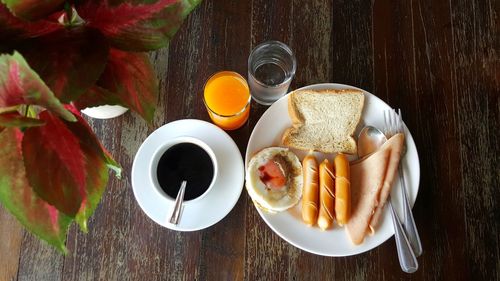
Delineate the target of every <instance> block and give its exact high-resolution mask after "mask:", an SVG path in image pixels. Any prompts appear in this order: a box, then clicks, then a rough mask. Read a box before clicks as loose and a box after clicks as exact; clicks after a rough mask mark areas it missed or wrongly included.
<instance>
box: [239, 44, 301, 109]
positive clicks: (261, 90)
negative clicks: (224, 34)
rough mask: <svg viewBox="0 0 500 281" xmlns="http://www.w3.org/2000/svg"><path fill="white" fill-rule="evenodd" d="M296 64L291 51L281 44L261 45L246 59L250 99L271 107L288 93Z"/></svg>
mask: <svg viewBox="0 0 500 281" xmlns="http://www.w3.org/2000/svg"><path fill="white" fill-rule="evenodd" d="M296 68H297V62H296V60H295V56H294V55H293V52H292V50H291V49H290V48H289V47H288V46H287V45H285V44H284V43H282V42H279V41H267V42H264V43H261V44H260V45H258V46H257V47H255V49H253V51H252V52H251V53H250V57H249V58H248V84H249V86H250V92H251V95H252V98H253V99H254V100H255V101H256V102H258V103H260V104H263V105H271V104H272V103H274V102H275V101H277V100H278V99H279V98H281V97H282V96H284V95H285V94H286V92H287V91H288V87H289V86H290V82H292V78H293V76H294V75H295V69H296Z"/></svg>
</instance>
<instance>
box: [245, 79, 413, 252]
mask: <svg viewBox="0 0 500 281" xmlns="http://www.w3.org/2000/svg"><path fill="white" fill-rule="evenodd" d="M305 89H311V90H320V89H357V90H361V91H363V93H364V94H365V106H364V109H363V113H362V117H361V121H360V124H359V126H358V128H357V130H356V132H355V137H356V138H357V135H358V133H359V131H360V129H361V128H363V126H364V125H372V126H374V127H377V128H381V129H382V128H383V126H384V118H383V113H382V112H383V110H385V109H390V107H389V106H388V105H387V104H386V103H385V102H383V101H382V100H381V99H379V98H378V97H376V96H374V95H372V94H371V93H368V92H367V91H364V90H362V89H359V88H356V87H352V86H348V85H343V84H332V83H326V84H315V85H310V86H307V87H303V88H301V89H299V90H305ZM287 103H288V95H286V96H284V97H282V98H281V99H279V100H278V101H276V102H275V103H274V104H273V105H272V106H271V107H269V108H268V109H267V111H266V112H265V113H264V114H263V115H262V117H261V118H260V120H259V121H258V122H257V124H256V125H255V128H254V129H253V132H252V135H251V136H250V140H249V142H248V146H247V153H246V157H245V165H247V164H248V162H249V161H250V158H251V157H252V156H253V155H254V154H255V153H256V152H258V151H259V150H261V149H263V148H266V147H269V146H282V143H281V136H282V134H283V132H284V131H285V129H287V128H288V127H290V126H291V125H292V122H291V120H290V118H289V116H288V108H287ZM405 137H406V145H407V152H406V155H405V157H404V158H403V160H402V163H403V167H404V169H405V174H406V182H407V188H408V190H409V192H408V193H409V194H408V197H409V200H410V202H411V204H412V205H413V203H414V202H415V199H416V197H417V193H418V184H419V180H420V164H419V160H418V154H417V149H416V147H415V142H414V141H413V138H412V136H411V134H410V132H409V131H408V129H407V128H406V126H405ZM292 150H293V151H294V152H295V153H296V154H297V155H298V156H299V158H300V159H303V157H304V156H305V155H306V152H304V151H299V150H295V149H292ZM316 157H317V159H318V163H320V161H322V160H323V159H324V158H325V157H329V158H330V159H331V158H332V157H333V154H329V155H326V154H322V153H316ZM351 159H354V157H352V158H351ZM391 197H392V203H393V205H394V206H395V208H396V211H398V213H399V214H402V200H401V188H400V186H399V179H396V180H395V183H394V186H393V188H392V192H391ZM300 205H301V204H300V203H299V204H297V205H296V206H295V207H293V208H291V209H289V210H288V211H285V212H281V213H277V214H269V213H266V212H264V211H262V210H261V209H259V208H257V207H256V208H257V211H258V212H259V214H260V216H261V217H262V219H264V221H265V222H266V223H267V225H268V226H269V227H270V228H271V229H272V230H273V231H274V232H276V233H277V234H278V235H279V236H281V237H282V238H283V239H285V240H286V241H287V242H289V243H290V244H292V245H294V246H296V247H298V248H300V249H302V250H305V251H307V252H310V253H313V254H318V255H323V256H332V257H340V256H350V255H356V254H359V253H363V252H366V251H369V250H371V249H373V248H375V247H377V246H378V245H380V244H382V243H383V242H384V241H386V240H387V239H388V238H389V237H391V236H392V235H393V234H394V229H393V225H392V219H391V217H390V213H389V212H388V209H387V208H386V209H385V210H384V215H383V219H382V221H381V222H380V225H379V227H378V229H377V231H376V232H375V234H374V235H373V236H367V237H366V238H365V241H364V242H363V244H361V245H358V246H356V245H353V244H352V243H351V241H350V240H349V238H348V236H347V233H346V231H345V227H339V226H338V225H337V224H335V225H334V227H333V228H332V229H331V230H327V231H321V230H320V229H319V228H318V227H317V226H316V227H307V226H306V225H305V224H304V223H303V222H302V216H301V206H300ZM400 217H401V216H400Z"/></svg>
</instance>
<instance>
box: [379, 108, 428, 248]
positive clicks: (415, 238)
mask: <svg viewBox="0 0 500 281" xmlns="http://www.w3.org/2000/svg"><path fill="white" fill-rule="evenodd" d="M384 121H385V124H386V127H387V129H388V132H386V134H387V133H388V134H389V135H390V136H392V135H394V134H397V133H404V127H403V119H402V115H401V109H398V114H396V112H395V111H394V110H386V111H384ZM404 154H405V151H404V152H403V153H402V157H403V156H404ZM398 174H399V182H400V183H401V189H402V190H401V191H402V192H401V194H402V198H403V228H404V230H405V233H406V236H407V237H408V242H410V245H411V247H412V248H413V252H414V253H415V256H416V257H418V256H420V255H421V254H422V243H421V242H420V237H419V235H418V231H417V226H416V225H415V220H414V219H413V213H412V211H411V207H410V202H409V201H408V195H407V189H406V180H405V173H404V169H403V161H399V165H398Z"/></svg>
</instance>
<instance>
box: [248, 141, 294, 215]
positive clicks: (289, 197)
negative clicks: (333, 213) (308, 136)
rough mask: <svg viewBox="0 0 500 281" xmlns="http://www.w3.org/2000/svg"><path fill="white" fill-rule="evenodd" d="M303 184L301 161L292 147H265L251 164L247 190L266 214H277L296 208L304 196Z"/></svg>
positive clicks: (254, 157) (249, 165)
mask: <svg viewBox="0 0 500 281" xmlns="http://www.w3.org/2000/svg"><path fill="white" fill-rule="evenodd" d="M302 181H303V180H302V165H301V163H300V160H299V158H298V157H297V155H295V153H293V152H292V151H290V150H289V149H288V148H283V147H269V148H265V149H263V150H261V151H259V152H258V153H257V154H255V155H254V156H253V157H252V159H251V160H250V163H248V167H247V171H246V188H247V191H248V194H249V195H250V197H251V198H252V200H253V201H254V203H255V204H256V205H257V206H258V207H259V208H261V209H263V210H264V211H267V212H271V213H276V212H281V211H284V210H287V209H289V208H291V207H293V206H295V205H296V204H297V203H298V202H299V201H300V198H301V196H302Z"/></svg>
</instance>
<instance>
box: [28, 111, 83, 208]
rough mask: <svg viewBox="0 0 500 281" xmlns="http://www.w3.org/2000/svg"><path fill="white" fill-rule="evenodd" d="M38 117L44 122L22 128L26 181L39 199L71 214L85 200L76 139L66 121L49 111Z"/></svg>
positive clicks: (80, 150)
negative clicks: (39, 125)
mask: <svg viewBox="0 0 500 281" xmlns="http://www.w3.org/2000/svg"><path fill="white" fill-rule="evenodd" d="M40 119H41V120H43V121H45V123H46V124H45V126H42V127H31V128H28V129H26V131H25V132H24V138H23V143H22V147H23V156H24V164H25V167H26V170H27V171H29V173H28V175H27V176H28V180H29V183H30V185H31V186H32V187H33V190H34V191H35V192H36V193H37V194H38V196H40V197H41V198H42V199H43V200H45V201H47V202H48V203H49V204H51V205H54V206H55V207H56V208H57V209H58V210H60V211H61V212H63V213H65V214H66V215H68V216H71V217H74V216H75V215H76V213H77V212H78V210H79V209H80V206H81V203H82V201H84V200H85V197H86V195H85V187H86V186H87V182H86V181H87V174H86V169H85V168H86V167H85V166H86V165H85V161H86V159H85V155H84V153H83V151H82V148H81V147H80V140H79V139H78V137H77V136H75V135H74V134H73V132H72V131H71V130H70V129H69V128H68V127H67V123H66V122H64V121H63V120H62V119H59V118H58V117H57V116H55V115H53V114H52V113H50V112H49V111H43V112H42V113H40ZM68 123H70V122H68ZM71 123H76V122H71Z"/></svg>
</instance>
